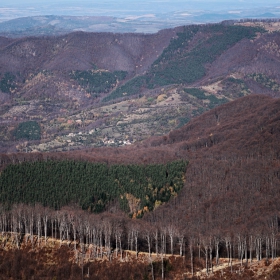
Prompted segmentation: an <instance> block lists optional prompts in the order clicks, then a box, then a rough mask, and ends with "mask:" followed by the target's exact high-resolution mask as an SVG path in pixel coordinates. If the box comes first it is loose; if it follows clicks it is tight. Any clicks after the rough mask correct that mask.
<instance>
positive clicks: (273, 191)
mask: <svg viewBox="0 0 280 280" xmlns="http://www.w3.org/2000/svg"><path fill="white" fill-rule="evenodd" d="M279 137H280V100H279V99H273V98H269V97H264V96H259V95H255V96H250V97H244V98H241V99H239V100H236V101H234V102H231V103H229V104H226V105H222V106H220V107H218V108H216V109H213V110H211V111H209V112H207V113H205V114H203V115H201V116H200V117H198V118H196V119H194V120H192V121H191V122H190V123H189V124H188V125H186V126H184V127H183V128H181V129H179V130H174V131H172V132H170V133H169V135H168V136H166V137H159V138H157V139H154V140H151V141H149V145H150V146H152V147H156V146H161V147H162V146H164V147H166V149H168V148H170V147H173V148H175V147H176V148H175V149H176V151H177V153H178V154H184V153H185V154H186V155H187V156H188V159H189V162H190V164H189V166H188V168H187V171H186V175H185V176H186V183H185V187H184V188H183V189H182V191H181V192H180V195H179V196H178V198H177V199H176V200H174V201H171V203H169V204H166V205H165V206H163V207H162V208H160V209H156V211H155V212H154V213H153V215H152V216H150V217H147V218H149V219H153V220H158V221H159V220H161V217H162V216H164V215H167V213H172V215H174V216H173V218H174V219H175V217H180V218H178V220H179V221H180V223H183V224H185V225H186V228H187V231H188V233H189V234H190V235H191V236H196V235H197V233H198V232H199V233H201V235H202V236H205V237H206V238H208V237H209V236H216V235H219V236H229V235H231V234H232V235H233V236H236V234H239V235H240V236H244V238H245V236H247V235H250V234H259V235H262V234H263V235H264V234H268V232H273V230H278V229H277V227H276V228H275V227H274V226H275V225H274V219H278V217H279V210H280V208H279V199H280V172H279V170H280V145H279V139H280V138H279ZM147 142H148V141H147ZM146 145H148V143H146Z"/></svg>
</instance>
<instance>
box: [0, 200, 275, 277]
mask: <svg viewBox="0 0 280 280" xmlns="http://www.w3.org/2000/svg"><path fill="white" fill-rule="evenodd" d="M160 212H161V214H162V216H161V217H160V215H159V213H160ZM165 214H166V212H165V209H164V208H163V209H162V210H159V211H158V213H157V214H156V215H155V213H150V214H148V215H147V216H146V217H145V219H144V220H143V219H142V220H138V219H137V220H135V219H132V220H131V219H129V218H127V217H126V216H123V215H121V214H110V213H104V214H101V215H100V214H99V215H95V214H91V213H88V212H84V211H82V210H80V209H78V208H77V207H74V206H71V207H70V206H69V207H65V208H63V209H61V210H58V211H55V210H51V209H49V208H46V207H43V206H41V205H38V204H37V205H35V206H28V205H24V204H19V205H14V206H13V208H12V209H11V210H10V211H5V210H4V209H3V208H2V210H1V214H0V232H1V246H2V248H4V247H5V246H6V244H7V241H8V240H11V242H12V243H13V244H14V246H15V247H16V248H21V246H22V244H27V243H30V244H31V245H32V248H36V247H42V246H44V245H46V244H47V242H59V244H60V246H61V245H62V244H67V245H68V246H70V244H71V246H72V247H73V249H74V252H75V256H76V259H77V260H79V258H80V256H83V258H84V257H86V258H88V259H96V258H104V257H106V258H107V259H109V260H111V259H113V258H115V259H121V260H125V259H127V257H128V254H129V252H130V251H134V253H135V255H136V257H137V256H138V254H139V252H140V251H141V252H145V253H146V256H147V260H149V259H150V260H151V256H152V253H153V254H156V255H157V256H158V257H161V258H162V260H163V258H164V257H166V255H167V254H171V255H173V254H175V255H180V256H183V257H186V258H188V259H189V260H190V262H191V272H192V273H194V258H195V257H196V258H199V259H202V258H203V259H204V262H205V266H206V269H207V273H208V272H210V271H211V270H213V265H219V259H220V257H221V256H222V257H225V258H227V259H228V264H229V265H230V266H231V267H232V264H233V259H235V260H236V259H239V261H240V264H241V265H243V264H247V265H248V264H250V263H252V261H253V259H256V260H258V261H259V260H261V259H262V258H266V259H267V260H268V259H269V258H272V259H274V258H275V257H276V256H277V253H278V247H277V245H278V238H279V235H278V222H279V221H278V217H276V216H275V217H273V218H271V219H270V220H267V221H266V224H263V227H262V228H259V229H260V230H259V231H256V230H254V231H250V230H245V229H244V228H243V229H242V228H241V227H236V228H235V229H234V228H231V229H227V230H226V231H220V230H219V231H216V232H215V231H213V230H210V228H209V230H207V231H203V230H202V227H200V226H199V223H200V221H197V222H194V221H192V222H191V223H190V222H189V221H188V219H185V221H186V222H185V224H182V219H178V218H176V217H174V216H172V214H171V215H169V216H165ZM200 230H201V231H200Z"/></svg>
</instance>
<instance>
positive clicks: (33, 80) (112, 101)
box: [0, 20, 280, 153]
mask: <svg viewBox="0 0 280 280" xmlns="http://www.w3.org/2000/svg"><path fill="white" fill-rule="evenodd" d="M279 30H280V23H279V22H278V21H277V20H276V21H272V22H268V21H265V20H264V21H261V22H259V21H257V22H253V21H249V22H223V23H220V24H208V25H189V26H180V27H176V28H174V29H167V30H161V31H160V32H158V33H156V34H130V33H127V34H113V33H85V32H74V33H70V34H65V35H61V36H57V37H55V36H46V37H24V38H17V39H15V38H14V39H11V38H4V37H0V151H1V152H10V153H11V152H15V151H18V152H23V151H24V152H34V151H45V152H52V151H69V150H77V149H80V148H85V147H100V146H122V145H127V144H128V145H129V144H131V143H135V142H137V141H142V140H144V139H147V138H149V137H150V136H153V135H166V134H168V133H169V132H170V131H171V130H172V129H174V128H179V127H181V126H183V125H184V124H186V123H187V122H189V121H190V120H191V119H192V118H194V117H196V116H198V115H200V114H202V113H204V112H205V111H208V110H210V109H212V108H214V107H217V106H219V105H221V104H224V103H226V102H230V101H233V100H235V99H237V98H239V97H243V96H247V95H250V94H254V93H257V94H263V95H269V96H274V97H279V96H280V76H279V70H278V69H279V46H280V39H279V38H280V32H279Z"/></svg>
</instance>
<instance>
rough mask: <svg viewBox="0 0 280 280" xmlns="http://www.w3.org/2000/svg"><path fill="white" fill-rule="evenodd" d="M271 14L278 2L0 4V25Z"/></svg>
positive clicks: (11, 0)
mask: <svg viewBox="0 0 280 280" xmlns="http://www.w3.org/2000/svg"><path fill="white" fill-rule="evenodd" d="M252 10H260V11H264V12H266V11H267V12H269V11H270V12H271V11H273V12H274V13H276V14H277V15H279V17H280V0H277V1H276V0H261V1H260V0H255V1H252V0H234V1H233V0H141V1H140V0H114V1H113V0H103V1H102V0H76V1H73V0H56V1H53V0H49V1H47V0H1V1H0V21H6V20H9V19H14V18H17V17H25V16H38V15H71V16H113V17H129V16H143V15H150V16H151V15H160V14H171V13H173V14H174V13H183V14H184V15H185V16H187V15H188V14H194V13H199V12H202V11H203V12H208V13H209V12H212V13H213V12H215V13H221V12H226V13H229V14H234V13H235V14H237V13H241V12H243V13H244V11H245V12H246V13H249V11H252Z"/></svg>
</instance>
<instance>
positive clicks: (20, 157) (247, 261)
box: [1, 95, 280, 279]
mask: <svg viewBox="0 0 280 280" xmlns="http://www.w3.org/2000/svg"><path fill="white" fill-rule="evenodd" d="M279 137H280V100H279V99H275V98H271V97H267V96H262V95H250V96H247V97H244V98H240V99H238V100H236V101H233V102H231V103H228V104H225V105H222V106H220V107H217V108H215V109H213V110H211V111H209V112H207V113H204V114H203V115H201V116H199V117H197V118H195V119H193V120H192V121H190V122H189V123H188V124H187V125H185V126H183V127H182V128H180V129H177V130H174V131H172V132H170V133H169V134H168V135H166V136H163V137H154V138H151V139H149V140H146V141H144V142H143V143H141V144H138V145H132V146H130V147H123V148H115V149H114V148H101V149H87V150H80V151H75V152H74V151H72V152H69V153H32V154H23V153H22V154H5V155H4V154H3V155H1V165H2V168H4V166H5V165H7V164H11V163H17V162H22V161H25V160H34V161H35V160H46V159H47V158H52V159H58V160H60V159H65V158H67V159H78V160H88V161H95V162H100V161H101V162H106V163H108V164H113V163H124V164H127V163H141V164H146V163H156V162H157V163H163V162H169V161H172V160H175V159H187V160H188V161H189V165H188V167H187V170H186V174H185V185H184V188H183V189H182V190H181V191H180V193H179V194H178V196H177V197H175V198H174V199H172V200H170V201H169V202H168V203H164V204H162V205H160V206H158V207H157V208H156V209H155V210H154V211H153V212H150V213H146V214H145V215H144V218H143V219H142V220H127V219H125V220H123V222H122V223H123V225H125V227H121V234H123V235H121V236H123V238H125V240H122V244H124V243H125V244H126V245H127V246H128V248H129V247H130V248H131V249H132V248H136V250H138V248H139V247H140V246H141V249H140V250H142V251H146V252H147V247H149V248H152V250H153V251H154V252H155V251H157V250H159V253H160V252H161V253H162V255H163V254H166V253H173V246H174V252H175V253H176V254H179V253H180V255H181V254H183V252H185V253H184V254H185V255H186V258H187V263H186V264H184V266H183V267H182V270H180V277H181V276H182V273H181V272H182V271H183V272H184V271H186V273H187V274H185V276H186V277H187V276H188V277H191V276H192V271H193V270H194V272H195V273H196V272H197V273H198V274H199V275H200V276H201V277H204V276H205V275H207V274H209V275H210V274H211V270H212V268H213V266H219V258H220V257H223V258H226V261H228V268H227V269H225V270H218V271H217V272H215V273H214V274H211V275H212V276H211V277H212V279H264V277H268V279H277V277H278V273H279V266H278V265H277V260H276V261H275V260H274V261H273V259H275V257H276V256H278V255H279V248H278V245H277V242H278V240H279V213H280V207H279V199H280V172H279V167H280V145H279ZM15 209H17V208H15ZM16 211H17V210H16ZM47 212H48V211H47ZM12 213H13V212H11V217H14V219H15V221H16V219H21V217H20V216H19V217H18V216H14V215H13V214H12ZM56 213H57V214H59V213H60V214H59V215H60V216H59V218H58V219H57V222H58V223H60V224H61V221H64V222H65V221H67V219H70V218H71V217H72V216H71V215H72V214H71V213H75V214H74V216H73V217H75V215H77V217H80V218H79V219H80V220H81V221H82V220H83V218H81V217H83V216H82V215H81V216H79V213H81V212H78V211H74V212H71V211H70V210H67V209H64V210H63V209H62V210H61V211H58V212H56ZM57 214H55V215H57ZM4 215H6V214H5V213H4ZM107 215H108V216H104V217H105V218H104V217H103V218H98V217H97V216H94V217H93V219H95V220H94V221H97V222H92V223H89V225H91V226H93V227H98V226H102V225H103V223H104V227H102V230H101V231H100V232H101V233H100V234H101V235H100V236H102V231H104V232H103V234H104V238H105V244H106V240H107V242H108V239H107V237H106V236H107V234H108V231H107V233H106V227H105V225H107V224H108V223H107V222H108V221H109V225H111V230H113V231H112V232H115V233H116V234H117V232H118V227H117V224H118V223H116V220H115V218H114V216H113V215H111V214H107ZM5 217H8V216H5ZM11 217H10V218H11ZM42 217H44V216H42ZM42 217H40V219H41V218H42ZM89 217H91V216H89ZM10 218H9V219H10ZM36 219H37V218H36ZM63 219H64V220H63ZM99 219H100V220H99ZM85 220H86V219H85ZM98 221H101V223H100V222H98ZM66 224H67V222H66ZM86 225H87V224H86V223H84V224H83V225H82V226H81V228H79V230H78V232H79V238H80V240H81V241H80V243H82V241H83V239H85V240H87V237H86V236H87V235H86V233H85V232H86V231H85V230H86ZM35 227H36V226H35ZM65 228H67V230H66V229H65ZM65 228H64V229H63V228H62V229H61V232H63V231H64V234H66V233H65V232H66V231H67V235H68V233H69V232H70V233H71V234H70V235H72V234H73V235H74V234H75V230H73V229H71V228H74V229H75V224H74V223H73V225H72V227H71V226H70V225H69V227H65ZM10 231H12V230H11V229H10ZM51 231H53V228H52V229H51ZM68 231H69V232H68ZM72 231H73V232H72ZM61 236H62V233H61ZM133 236H134V238H135V246H134V245H133ZM72 238H74V239H72V240H76V239H77V237H75V235H74V237H72ZM112 238H114V237H112ZM116 238H117V235H116ZM138 239H139V240H138ZM126 240H127V242H126ZM130 242H131V245H130V246H129V244H130ZM149 242H150V243H149ZM173 242H174V243H173ZM101 243H102V241H101ZM117 244H118V243H117ZM183 245H184V246H183ZM105 246H106V245H105ZM117 246H118V245H117ZM121 246H122V245H120V248H121ZM138 246H139V247H138ZM150 246H151V247H150ZM183 248H184V250H185V251H184V250H183ZM163 252H164V253H163ZM10 254H12V253H10ZM26 256H27V257H28V255H26ZM24 257H25V256H24ZM214 258H215V260H214ZM234 258H235V260H233V259H234ZM238 259H239V263H238V264H237V265H236V262H237V260H238ZM254 259H255V260H254ZM256 259H257V260H258V264H256V263H257V262H256ZM272 261H273V263H271V262H272ZM106 264H107V263H104V264H102V267H103V265H104V266H105V267H106ZM136 264H137V268H135V271H141V273H142V274H141V273H140V272H139V273H140V274H139V275H140V276H139V275H138V276H136V275H133V274H131V277H132V278H133V277H134V278H133V279H139V277H140V278H141V277H144V275H145V273H144V274H143V271H147V277H148V278H147V279H151V277H152V276H151V270H150V268H149V265H148V266H143V267H142V268H141V269H140V267H141V265H140V263H138V262H136ZM136 264H135V265H136ZM167 264H168V263H165V265H166V267H165V269H164V270H165V273H166V274H165V276H166V279H181V278H176V277H177V276H175V275H174V274H172V270H171V271H170V273H167V272H168V269H169V268H168V267H169V266H168V265H167ZM92 265H93V264H92ZM112 265H113V266H112V267H115V266H114V262H113V264H112ZM118 265H119V264H118ZM118 265H117V266H116V267H115V269H116V273H120V274H119V275H120V276H119V278H118V279H123V278H121V277H122V275H123V274H122V273H123V272H121V271H122V269H123V268H124V266H119V267H118ZM138 265H139V267H138ZM160 265H161V264H160V262H159V269H158V272H157V274H156V279H160V273H161V269H160ZM177 265H178V267H181V266H180V263H179V261H178V264H177ZM31 266H32V264H31ZM33 266H34V265H33ZM72 266H73V268H71V267H72ZM90 266H91V265H90ZM90 266H89V267H90ZM174 266H175V265H174ZM75 267H76V268H75ZM110 267H111V266H110ZM155 267H156V264H155ZM203 267H205V268H206V269H205V271H203V275H202V274H201V272H199V271H200V270H201V269H202V268H203ZM258 267H259V268H258ZM67 269H68V271H70V270H71V271H73V273H74V270H75V271H77V274H78V273H81V268H79V267H78V266H76V265H72V264H69V266H68V268H67ZM72 269H74V270H72ZM100 269H101V268H100ZM102 269H103V268H102ZM145 269H146V270H145ZM174 269H175V268H174ZM259 269H260V271H261V272H260V271H259ZM42 270H43V271H45V270H44V269H42ZM5 271H9V270H5ZM95 271H96V270H95ZM5 273H6V272H5ZM8 273H10V272H8ZM28 273H29V272H28ZM44 273H45V272H44ZM57 273H59V272H57V271H56V272H55V273H54V274H55V275H58V274H57ZM71 273H72V272H71ZM195 273H193V275H194V277H193V279H195ZM69 275H70V274H69ZM71 275H72V274H71ZM71 275H70V276H71ZM73 275H75V274H73ZM70 276H69V277H70ZM71 277H72V276H71ZM108 277H110V276H108ZM137 277H138V278H137ZM149 277H150V278H149ZM198 277H199V276H198ZM92 279H95V278H92ZM104 279H105V278H104ZM108 279H110V278H108ZM197 279H199V278H197ZM210 279H211V278H210Z"/></svg>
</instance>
